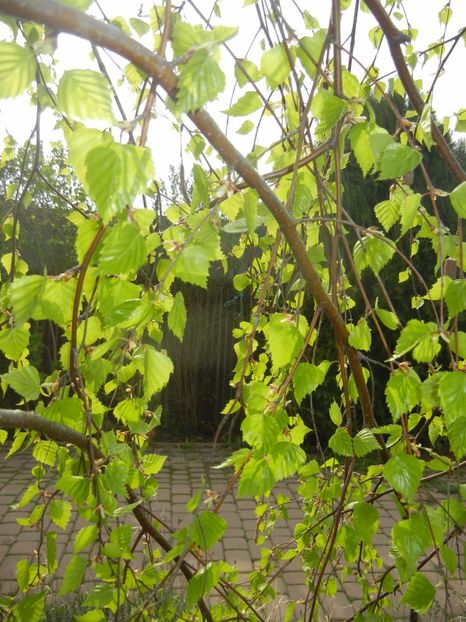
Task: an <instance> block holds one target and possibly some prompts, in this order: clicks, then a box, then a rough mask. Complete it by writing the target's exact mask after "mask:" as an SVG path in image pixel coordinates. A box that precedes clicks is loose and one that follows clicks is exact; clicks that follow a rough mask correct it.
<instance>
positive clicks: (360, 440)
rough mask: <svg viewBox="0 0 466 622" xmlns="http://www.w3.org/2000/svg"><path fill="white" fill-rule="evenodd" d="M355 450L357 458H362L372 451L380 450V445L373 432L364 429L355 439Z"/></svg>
mask: <svg viewBox="0 0 466 622" xmlns="http://www.w3.org/2000/svg"><path fill="white" fill-rule="evenodd" d="M353 448H354V453H355V455H356V457H357V458H361V457H362V456H366V455H367V454H369V453H370V452H371V451H375V450H377V449H380V445H379V442H378V441H377V439H376V438H375V436H374V433H373V432H372V430H369V429H368V428H363V429H362V430H360V431H359V432H358V433H357V434H356V436H354V437H353Z"/></svg>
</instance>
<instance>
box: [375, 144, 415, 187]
mask: <svg viewBox="0 0 466 622" xmlns="http://www.w3.org/2000/svg"><path fill="white" fill-rule="evenodd" d="M421 159H422V155H421V154H420V152H419V151H416V149H413V148H412V147H408V145H401V144H400V143H392V144H391V145H388V146H387V147H385V149H384V150H383V151H382V155H381V157H380V160H379V169H380V172H379V179H394V178H395V177H402V176H403V175H406V173H409V172H410V171H412V170H414V169H415V168H416V166H417V165H418V164H419V162H420V161H421Z"/></svg>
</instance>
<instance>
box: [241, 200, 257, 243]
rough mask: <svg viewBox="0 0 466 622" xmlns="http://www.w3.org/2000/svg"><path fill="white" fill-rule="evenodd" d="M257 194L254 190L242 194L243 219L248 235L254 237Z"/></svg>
mask: <svg viewBox="0 0 466 622" xmlns="http://www.w3.org/2000/svg"><path fill="white" fill-rule="evenodd" d="M258 198H259V197H258V194H257V192H256V191H255V190H247V191H246V192H245V193H244V205H243V211H244V218H245V220H246V224H247V227H248V231H249V234H250V235H251V236H252V235H254V231H255V229H256V227H257V202H258Z"/></svg>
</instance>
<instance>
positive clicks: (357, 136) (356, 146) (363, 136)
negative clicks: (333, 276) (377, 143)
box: [349, 123, 396, 229]
mask: <svg viewBox="0 0 466 622" xmlns="http://www.w3.org/2000/svg"><path fill="white" fill-rule="evenodd" d="M371 128H372V125H371V124H370V123H358V124H357V125H353V127H352V128H351V129H350V131H349V139H350V144H351V149H352V150H353V153H354V155H355V157H356V161H357V163H358V164H359V166H360V167H361V170H362V172H363V175H364V177H365V176H366V175H367V174H368V173H369V172H370V170H371V169H372V167H373V166H374V164H375V159H374V155H373V153H372V150H371V148H370V140H369V139H370V131H371ZM384 203H385V201H384ZM379 205H380V204H379ZM377 207H378V206H376V207H375V211H376V215H377V218H379V216H378V214H377ZM379 220H380V218H379ZM395 222H396V221H395ZM381 224H382V223H381ZM382 226H384V225H383V224H382ZM384 229H385V227H384Z"/></svg>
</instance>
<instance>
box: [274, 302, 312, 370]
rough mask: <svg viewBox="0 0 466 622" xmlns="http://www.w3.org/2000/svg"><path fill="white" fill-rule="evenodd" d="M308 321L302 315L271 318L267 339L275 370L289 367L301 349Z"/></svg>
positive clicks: (283, 315)
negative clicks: (285, 366)
mask: <svg viewBox="0 0 466 622" xmlns="http://www.w3.org/2000/svg"><path fill="white" fill-rule="evenodd" d="M306 328H307V321H306V319H305V318H304V317H303V316H302V315H300V316H299V317H298V318H296V317H295V316H293V315H287V314H285V313H275V314H274V315H272V317H271V318H270V322H269V325H268V327H267V332H266V337H267V341H268V342H269V346H270V352H271V355H272V363H273V370H275V371H276V370H278V369H279V368H280V367H283V366H284V365H288V363H290V362H291V361H292V360H293V359H294V358H295V356H296V355H297V354H298V352H299V350H300V349H301V347H302V345H303V343H304V339H303V332H305V331H306Z"/></svg>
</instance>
